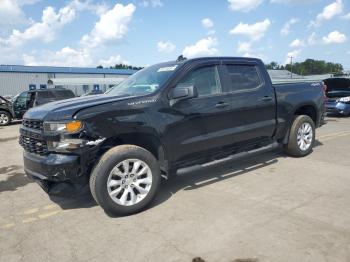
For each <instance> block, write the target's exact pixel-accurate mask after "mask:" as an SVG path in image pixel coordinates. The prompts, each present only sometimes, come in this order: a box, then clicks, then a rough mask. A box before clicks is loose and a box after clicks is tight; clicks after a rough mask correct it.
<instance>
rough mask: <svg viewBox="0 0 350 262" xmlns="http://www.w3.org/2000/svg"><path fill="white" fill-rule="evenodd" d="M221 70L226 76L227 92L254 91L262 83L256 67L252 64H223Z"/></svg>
mask: <svg viewBox="0 0 350 262" xmlns="http://www.w3.org/2000/svg"><path fill="white" fill-rule="evenodd" d="M223 70H224V73H225V75H226V76H227V85H228V92H247V91H254V90H257V89H259V88H260V87H261V86H262V85H263V83H264V82H263V80H262V77H261V76H260V73H259V70H258V68H257V66H256V65H253V64H245V65H240V64H224V65H223Z"/></svg>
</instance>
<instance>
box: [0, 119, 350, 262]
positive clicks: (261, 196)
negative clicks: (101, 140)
mask: <svg viewBox="0 0 350 262" xmlns="http://www.w3.org/2000/svg"><path fill="white" fill-rule="evenodd" d="M327 121H328V124H327V125H325V126H323V127H322V128H320V129H318V130H317V141H316V147H315V148H314V151H313V152H312V154H311V155H309V156H307V157H305V158H291V157H287V156H286V155H284V154H283V152H281V151H280V150H277V151H274V152H269V153H265V154H262V155H259V156H256V157H253V158H250V159H245V160H238V161H232V162H229V163H225V164H223V165H217V166H213V167H209V168H203V169H200V170H196V171H195V172H191V173H187V174H185V175H183V176H180V177H174V178H173V179H171V180H169V181H164V182H163V183H162V189H161V192H160V193H159V195H158V197H157V199H156V201H155V203H154V204H153V205H152V206H151V207H150V208H149V209H148V210H146V211H144V212H142V213H139V214H137V215H133V216H128V217H110V216H108V215H107V214H106V213H105V212H104V211H103V210H102V209H101V208H100V207H98V206H97V205H96V204H95V202H94V201H93V200H92V198H91V196H90V195H89V194H82V195H81V196H79V197H77V198H75V199H68V198H51V199H50V197H49V196H48V195H46V193H44V192H43V191H42V190H41V188H40V187H39V186H38V185H37V184H36V183H33V182H31V181H30V180H28V179H27V178H26V177H25V175H24V172H23V162H22V149H21V147H20V146H19V145H18V129H19V124H13V125H11V126H8V127H1V128H0V203H1V204H0V261H6V262H12V261H35V262H40V261H45V262H48V261H60V262H63V261H74V262H79V261H123V262H127V261H130V262H131V261H132V262H133V261H152V262H153V261H192V260H193V259H194V258H196V257H201V258H202V259H203V260H204V261H206V262H217V261H219V262H221V261H222V262H230V261H245V262H253V261H254V262H257V261H259V262H260V261H276V262H277V261H278V262H283V261H290V262H296V261H298V262H300V261H310V262H316V261H317V262H323V261H325V262H326V261H328V262H329V261H336V262H348V261H350V172H349V170H350V118H328V119H327Z"/></svg>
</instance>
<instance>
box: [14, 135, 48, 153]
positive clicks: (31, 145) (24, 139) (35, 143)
mask: <svg viewBox="0 0 350 262" xmlns="http://www.w3.org/2000/svg"><path fill="white" fill-rule="evenodd" d="M19 144H20V145H21V146H22V147H23V148H24V150H26V151H28V152H30V153H35V154H39V155H45V154H47V153H48V150H47V143H46V141H44V140H40V139H36V138H32V137H29V136H24V135H21V136H20V138H19Z"/></svg>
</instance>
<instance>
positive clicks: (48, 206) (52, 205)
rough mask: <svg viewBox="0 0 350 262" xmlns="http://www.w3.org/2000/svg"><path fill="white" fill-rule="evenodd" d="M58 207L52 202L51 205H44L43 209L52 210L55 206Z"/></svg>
mask: <svg viewBox="0 0 350 262" xmlns="http://www.w3.org/2000/svg"><path fill="white" fill-rule="evenodd" d="M56 207H57V205H54V204H50V205H47V206H44V207H43V209H44V210H50V209H54V208H56Z"/></svg>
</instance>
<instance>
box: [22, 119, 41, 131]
mask: <svg viewBox="0 0 350 262" xmlns="http://www.w3.org/2000/svg"><path fill="white" fill-rule="evenodd" d="M22 125H23V126H25V127H28V128H31V129H36V130H43V121H40V120H32V119H23V121H22Z"/></svg>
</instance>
